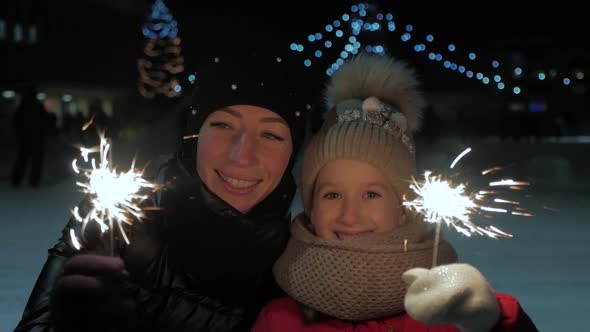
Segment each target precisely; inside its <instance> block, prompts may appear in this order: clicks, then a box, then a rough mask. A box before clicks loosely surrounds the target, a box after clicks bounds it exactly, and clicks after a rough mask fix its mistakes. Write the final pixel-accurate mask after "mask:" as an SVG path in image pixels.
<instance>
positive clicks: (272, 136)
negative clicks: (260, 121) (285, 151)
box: [262, 132, 285, 141]
mask: <svg viewBox="0 0 590 332" xmlns="http://www.w3.org/2000/svg"><path fill="white" fill-rule="evenodd" d="M262 137H264V138H267V139H270V140H273V141H284V140H285V139H284V138H282V137H281V136H278V135H275V134H273V133H271V132H265V133H263V134H262Z"/></svg>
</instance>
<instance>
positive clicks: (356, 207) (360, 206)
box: [310, 159, 403, 239]
mask: <svg viewBox="0 0 590 332" xmlns="http://www.w3.org/2000/svg"><path fill="white" fill-rule="evenodd" d="M402 211H403V210H402V207H401V202H400V200H399V199H398V197H397V195H396V194H395V191H394V188H393V187H392V186H391V185H390V184H389V181H387V178H386V177H385V175H383V173H381V172H380V171H379V170H378V169H376V168H375V167H373V166H371V165H370V164H368V163H365V162H361V161H357V160H342V159H338V160H331V161H329V162H328V163H327V164H326V165H325V166H324V167H322V169H321V170H320V172H319V173H318V177H317V179H316V182H315V186H314V191H313V200H312V208H311V211H310V219H311V223H312V227H313V229H314V231H315V233H316V235H317V236H318V237H320V238H323V239H342V238H345V237H350V236H355V235H359V234H365V233H371V232H386V231H390V230H392V229H394V228H396V227H397V225H398V223H399V219H400V217H401V215H402Z"/></svg>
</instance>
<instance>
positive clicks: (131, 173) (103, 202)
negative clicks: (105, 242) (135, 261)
mask: <svg viewBox="0 0 590 332" xmlns="http://www.w3.org/2000/svg"><path fill="white" fill-rule="evenodd" d="M99 135H100V146H99V147H94V148H90V149H87V148H84V147H80V154H81V156H82V157H83V158H84V162H85V163H86V164H88V163H89V162H88V157H89V154H90V153H97V152H99V153H100V161H99V163H98V165H97V164H96V160H95V158H91V159H90V164H91V166H92V168H86V169H82V168H79V167H78V160H77V159H74V160H73V161H72V168H73V169H74V172H76V173H78V174H82V175H83V176H84V177H85V178H86V181H85V182H76V184H77V185H78V186H79V187H81V188H82V192H84V193H86V194H88V195H89V197H90V203H91V208H90V210H89V211H88V213H87V214H86V215H85V216H84V217H83V216H81V215H80V209H79V207H78V206H76V207H75V208H74V209H73V210H72V215H73V216H74V218H75V219H76V220H78V221H79V222H81V223H84V225H83V226H82V227H83V228H82V231H84V228H85V227H86V225H87V224H88V222H91V221H94V222H96V223H97V224H98V225H99V226H100V229H101V232H103V233H104V232H106V231H107V230H110V231H111V232H110V236H111V255H113V254H114V237H113V236H114V235H113V231H114V225H115V224H116V225H117V226H118V228H119V231H120V234H121V235H122V237H123V238H124V239H125V242H126V243H127V244H129V239H128V238H127V235H126V234H125V231H124V229H123V225H122V224H123V223H125V224H132V222H133V221H134V220H141V218H143V217H144V214H143V210H142V208H140V207H139V205H140V203H141V202H142V201H144V200H145V199H147V198H148V197H149V196H148V195H147V194H142V193H141V192H145V190H146V189H150V190H152V191H155V190H157V189H159V186H158V185H156V184H154V183H151V182H149V181H147V180H145V179H143V178H142V175H143V170H138V169H136V168H135V160H133V162H132V164H131V167H130V168H129V170H128V171H127V172H117V170H116V169H115V168H114V167H113V165H112V161H111V155H112V153H111V151H112V148H111V147H112V144H111V142H110V140H109V139H107V138H105V137H104V134H99ZM70 237H71V240H72V244H73V245H74V247H75V248H76V249H80V247H81V246H80V243H79V241H78V239H77V238H76V235H75V234H74V232H73V230H72V231H71V232H70Z"/></svg>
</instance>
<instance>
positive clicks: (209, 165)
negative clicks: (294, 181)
mask: <svg viewBox="0 0 590 332" xmlns="http://www.w3.org/2000/svg"><path fill="white" fill-rule="evenodd" d="M292 150H293V142H291V131H290V129H289V126H288V125H287V123H286V122H285V120H284V119H283V118H282V117H280V116H279V115H277V114H276V113H274V112H272V111H270V110H268V109H265V108H261V107H257V106H251V105H235V106H229V107H226V108H224V109H221V110H218V111H215V112H213V113H211V114H210V115H209V116H208V117H207V119H206V120H205V122H204V123H203V126H202V127H201V130H200V132H199V139H198V145H197V173H198V174H199V177H200V178H201V180H202V181H203V182H204V183H205V185H206V186H207V188H209V190H211V191H212V192H213V193H215V194H216V195H217V196H219V197H220V198H221V199H223V200H224V201H225V202H227V203H228V204H230V205H231V206H233V207H234V208H235V209H236V210H238V211H240V212H242V213H247V212H248V211H249V210H250V209H252V208H253V207H254V206H255V205H256V204H258V203H260V202H261V201H262V200H264V199H265V198H266V197H267V196H268V195H269V194H270V193H271V192H272V191H273V190H274V189H275V188H276V187H277V186H278V184H279V182H280V181H281V178H282V177H283V174H284V172H285V169H286V168H287V165H288V163H289V159H290V157H291V152H292Z"/></svg>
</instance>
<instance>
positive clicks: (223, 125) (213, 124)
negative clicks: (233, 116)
mask: <svg viewBox="0 0 590 332" xmlns="http://www.w3.org/2000/svg"><path fill="white" fill-rule="evenodd" d="M210 126H211V127H216V128H225V129H227V128H229V125H228V124H227V123H225V122H220V121H216V122H211V124H210Z"/></svg>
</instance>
